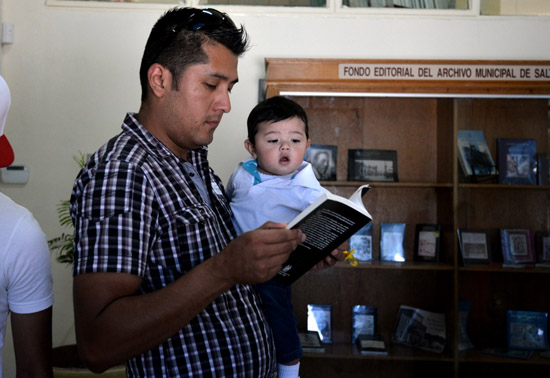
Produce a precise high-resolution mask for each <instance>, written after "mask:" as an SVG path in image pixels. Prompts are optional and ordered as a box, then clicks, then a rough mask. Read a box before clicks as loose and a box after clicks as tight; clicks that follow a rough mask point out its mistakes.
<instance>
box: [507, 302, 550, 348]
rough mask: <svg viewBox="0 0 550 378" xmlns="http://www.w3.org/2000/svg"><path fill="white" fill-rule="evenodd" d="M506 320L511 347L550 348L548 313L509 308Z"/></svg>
mask: <svg viewBox="0 0 550 378" xmlns="http://www.w3.org/2000/svg"><path fill="white" fill-rule="evenodd" d="M506 320H507V331H508V348H509V349H521V350H547V349H548V313H546V312H534V311H512V310H509V311H507V312H506Z"/></svg>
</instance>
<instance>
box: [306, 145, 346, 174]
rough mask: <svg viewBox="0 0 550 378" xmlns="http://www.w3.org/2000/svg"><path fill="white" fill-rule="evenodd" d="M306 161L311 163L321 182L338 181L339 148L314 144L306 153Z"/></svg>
mask: <svg viewBox="0 0 550 378" xmlns="http://www.w3.org/2000/svg"><path fill="white" fill-rule="evenodd" d="M304 160H305V161H307V162H309V163H310V164H311V166H312V168H313V172H314V173H315V177H317V180H319V181H336V168H337V162H338V146H332V145H326V144H312V145H310V146H309V148H308V149H307V151H306V154H305V157H304Z"/></svg>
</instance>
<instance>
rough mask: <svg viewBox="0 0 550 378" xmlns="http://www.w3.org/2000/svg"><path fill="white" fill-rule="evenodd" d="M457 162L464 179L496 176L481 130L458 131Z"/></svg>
mask: <svg viewBox="0 0 550 378" xmlns="http://www.w3.org/2000/svg"><path fill="white" fill-rule="evenodd" d="M458 161H459V163H460V167H461V168H462V172H463V173H464V175H465V176H466V177H473V176H491V175H496V174H497V170H496V165H495V162H494V160H493V158H492V156H491V153H490V152H489V147H488V146H487V141H486V140H485V135H484V134H483V131H482V130H458Z"/></svg>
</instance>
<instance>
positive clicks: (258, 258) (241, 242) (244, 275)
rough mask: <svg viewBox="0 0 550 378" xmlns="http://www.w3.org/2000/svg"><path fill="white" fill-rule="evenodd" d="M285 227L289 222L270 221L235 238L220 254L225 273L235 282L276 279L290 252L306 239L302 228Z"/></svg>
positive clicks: (249, 282)
mask: <svg viewBox="0 0 550 378" xmlns="http://www.w3.org/2000/svg"><path fill="white" fill-rule="evenodd" d="M285 227H286V224H285V223H274V222H267V223H265V224H264V225H262V226H261V227H260V228H258V229H256V230H253V231H249V232H245V233H244V234H242V235H240V236H239V237H237V238H236V239H234V240H233V241H232V242H231V243H229V244H228V245H227V246H226V247H225V249H224V250H223V251H222V253H220V254H219V255H218V256H216V258H220V259H223V264H222V265H221V266H220V268H221V269H222V271H221V273H223V274H225V275H227V277H228V279H230V280H231V281H232V282H233V283H234V284H236V283H247V284H254V283H261V282H265V281H268V280H270V279H271V278H273V277H274V276H275V275H276V274H277V272H279V270H281V267H282V265H283V263H284V262H285V261H286V260H287V259H288V256H289V255H290V253H291V252H292V251H294V249H296V247H297V246H298V244H300V243H302V242H303V241H304V240H305V235H304V234H303V233H302V231H300V230H299V229H295V230H287V229H286V228H285Z"/></svg>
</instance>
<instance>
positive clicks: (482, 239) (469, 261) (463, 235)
mask: <svg viewBox="0 0 550 378" xmlns="http://www.w3.org/2000/svg"><path fill="white" fill-rule="evenodd" d="M458 244H459V247H460V254H461V255H462V261H463V263H464V265H475V264H488V263H489V262H490V261H491V252H490V249H489V234H488V232H487V231H485V230H468V229H459V230H458Z"/></svg>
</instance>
